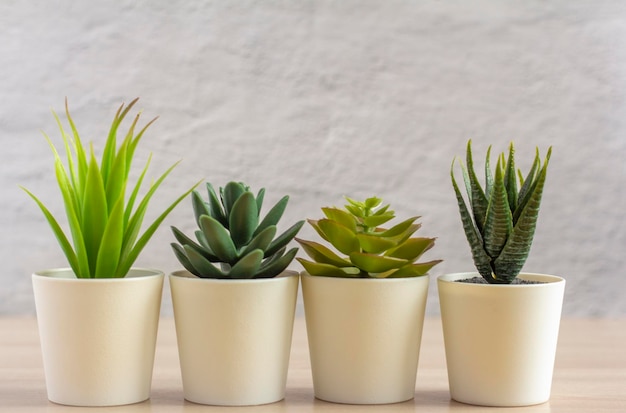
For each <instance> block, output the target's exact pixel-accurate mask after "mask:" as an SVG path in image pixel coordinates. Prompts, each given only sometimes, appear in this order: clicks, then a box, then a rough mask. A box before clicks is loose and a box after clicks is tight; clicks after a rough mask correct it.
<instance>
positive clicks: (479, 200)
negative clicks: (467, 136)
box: [467, 140, 489, 230]
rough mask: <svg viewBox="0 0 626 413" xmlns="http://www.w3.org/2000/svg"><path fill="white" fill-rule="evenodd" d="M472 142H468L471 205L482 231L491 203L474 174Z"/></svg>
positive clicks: (477, 224)
mask: <svg viewBox="0 0 626 413" xmlns="http://www.w3.org/2000/svg"><path fill="white" fill-rule="evenodd" d="M471 144H472V141H471V140H470V141H468V142H467V174H468V175H467V176H468V179H469V184H470V188H471V198H470V199H471V203H472V214H474V220H475V221H476V226H477V227H478V228H479V230H481V229H482V227H483V225H484V219H485V216H486V215H487V209H488V207H489V201H488V200H487V197H486V196H485V192H484V191H483V189H482V187H481V186H480V183H479V182H478V178H477V177H476V173H475V172H474V161H473V159H472V147H471Z"/></svg>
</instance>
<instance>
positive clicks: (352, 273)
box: [296, 257, 360, 278]
mask: <svg viewBox="0 0 626 413" xmlns="http://www.w3.org/2000/svg"><path fill="white" fill-rule="evenodd" d="M296 259H297V260H298V262H300V264H302V266H303V267H304V269H305V270H306V271H307V272H308V273H309V274H311V275H319V276H323V277H338V278H356V277H358V276H359V273H360V271H359V270H358V269H357V268H354V267H348V268H345V269H341V268H338V267H335V266H334V265H330V264H324V263H321V262H312V261H308V260H305V259H303V258H299V257H298V258H296ZM350 268H352V270H349V269H350Z"/></svg>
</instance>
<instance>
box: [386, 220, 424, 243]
mask: <svg viewBox="0 0 626 413" xmlns="http://www.w3.org/2000/svg"><path fill="white" fill-rule="evenodd" d="M418 218H419V217H418V216H416V217H411V218H408V219H405V220H404V221H402V222H400V223H399V224H396V225H394V226H393V227H391V228H389V229H387V230H385V231H382V232H379V233H378V235H380V236H381V237H385V238H392V237H397V236H400V235H405V233H406V231H407V230H408V229H409V227H411V225H413V223H414V222H415V220H416V219H418ZM418 228H419V226H418ZM415 230H417V228H416V229H415ZM411 234H412V232H411Z"/></svg>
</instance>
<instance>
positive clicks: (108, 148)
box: [22, 99, 193, 278]
mask: <svg viewBox="0 0 626 413" xmlns="http://www.w3.org/2000/svg"><path fill="white" fill-rule="evenodd" d="M136 102H137V99H135V100H133V101H132V102H131V103H130V104H129V105H128V106H126V107H124V105H123V104H122V105H121V106H120V108H119V109H118V111H117V113H116V114H115V118H114V119H113V123H112V125H111V129H110V131H109V135H108V138H107V141H106V144H105V147H104V152H103V154H102V159H101V161H100V164H98V161H97V159H96V156H95V155H94V150H93V144H92V145H90V147H89V148H86V147H85V146H84V145H83V143H82V140H81V138H80V136H79V134H78V130H77V129H76V125H75V124H74V121H73V120H72V117H71V116H70V112H69V109H68V106H67V100H66V102H65V113H66V115H67V120H68V122H69V125H70V128H71V135H69V134H67V133H65V130H64V129H63V125H62V123H61V120H60V119H59V117H58V116H57V114H56V113H54V112H53V115H54V117H55V119H56V121H57V124H58V126H59V129H60V131H61V136H62V137H63V142H64V146H65V152H66V154H67V164H68V169H66V167H65V165H64V164H63V161H62V159H61V156H60V155H59V153H58V151H57V149H56V148H55V146H54V145H53V143H52V141H51V140H50V138H48V136H45V134H44V136H45V137H46V139H47V140H48V143H49V145H50V148H51V149H52V152H53V153H54V158H55V164H54V167H55V172H56V179H57V182H58V184H59V188H60V190H61V194H62V196H63V202H64V204H65V212H66V215H67V220H68V226H69V229H70V234H71V238H72V241H73V245H72V243H70V241H69V240H68V237H67V236H66V235H65V233H64V232H63V230H62V229H61V227H60V225H59V223H58V221H57V219H56V218H55V217H54V216H53V215H52V213H51V212H50V211H49V210H48V208H47V207H46V206H45V205H44V204H43V203H42V202H41V201H40V200H39V198H37V197H36V196H35V195H33V194H32V193H31V192H30V191H29V190H27V189H26V188H23V187H22V189H24V191H26V192H27V193H28V195H30V197H31V198H32V199H33V200H35V202H36V203H37V205H39V208H40V209H41V211H42V212H43V214H44V216H45V217H46V220H47V221H48V223H49V224H50V226H51V227H52V231H53V232H54V235H55V236H56V238H57V240H58V242H59V244H60V246H61V249H62V250H63V252H64V254H65V256H66V258H67V260H68V262H69V265H70V267H71V268H72V270H73V271H74V274H75V275H76V277H78V278H121V277H124V276H126V274H127V273H128V271H129V270H130V268H131V266H132V264H133V263H134V262H135V260H136V259H137V257H138V256H139V253H140V252H141V250H142V249H143V248H144V246H145V245H146V244H147V242H148V241H149V239H150V238H151V237H152V235H153V234H154V232H155V231H156V230H157V228H158V226H159V225H160V224H161V222H163V220H164V219H165V217H166V216H167V215H168V214H169V213H170V212H171V211H172V210H173V209H174V207H175V206H176V205H178V203H179V202H180V201H182V200H183V199H184V198H185V197H186V196H187V195H189V193H190V192H191V191H192V189H193V188H191V189H189V190H188V191H187V192H185V193H184V194H182V195H181V196H180V197H178V199H177V200H176V201H174V202H173V203H172V204H171V205H170V206H169V207H168V208H167V209H166V210H165V211H164V212H163V213H162V214H161V215H160V216H159V217H158V218H157V219H156V220H154V222H153V223H152V224H151V225H150V226H149V227H148V228H147V229H146V230H145V231H144V232H143V234H142V235H141V236H139V232H140V228H141V224H142V222H143V218H144V216H145V213H146V209H147V207H148V203H149V201H150V199H151V198H152V196H153V195H154V193H155V191H156V190H157V188H158V187H159V186H160V185H161V183H162V182H163V180H164V179H165V178H166V177H167V176H168V175H169V174H170V172H171V171H172V169H174V167H175V166H176V165H177V164H178V163H176V164H174V165H172V166H171V167H170V168H169V169H167V170H166V171H165V172H164V173H163V174H162V175H161V176H160V177H159V178H158V179H157V180H156V181H155V182H154V183H152V184H151V185H150V187H149V189H148V191H147V192H146V194H145V195H143V197H141V198H139V190H140V187H141V183H142V181H143V179H144V176H145V175H146V172H147V170H148V166H149V165H150V159H151V156H150V158H148V161H147V163H146V165H145V167H144V168H143V171H142V172H141V174H140V176H139V178H138V179H137V181H136V183H135V185H134V186H131V183H130V182H129V172H130V170H131V164H132V161H133V158H134V155H135V149H136V148H137V145H138V144H139V141H140V140H141V138H142V136H143V134H144V132H145V131H146V129H147V128H148V127H149V126H150V125H151V124H152V123H153V122H154V121H155V120H156V118H155V119H153V120H151V121H150V122H148V123H147V124H146V125H145V126H144V127H143V128H142V129H141V130H140V131H139V132H137V133H135V128H136V126H137V122H138V121H139V114H138V115H136V117H135V119H134V121H133V122H132V124H131V125H130V128H129V129H128V132H126V135H125V138H124V139H123V141H122V143H121V144H120V145H119V147H118V145H117V132H118V129H119V127H120V124H121V123H122V121H123V120H124V118H125V117H126V115H127V114H128V112H129V111H130V109H131V108H132V107H133V106H134V105H135V103H136ZM126 190H131V193H130V196H129V197H128V200H126V198H125V194H126Z"/></svg>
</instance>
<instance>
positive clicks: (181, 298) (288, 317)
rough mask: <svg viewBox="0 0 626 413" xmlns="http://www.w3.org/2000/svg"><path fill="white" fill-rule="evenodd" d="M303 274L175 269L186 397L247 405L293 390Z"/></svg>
mask: <svg viewBox="0 0 626 413" xmlns="http://www.w3.org/2000/svg"><path fill="white" fill-rule="evenodd" d="M298 280H299V277H298V274H297V273H295V272H293V271H285V272H283V273H282V274H281V275H279V276H278V277H275V278H267V279H255V280H218V279H203V278H198V277H196V276H194V275H192V274H190V273H189V272H187V271H178V272H175V273H173V274H171V275H170V287H171V290H172V303H173V305H174V319H175V322H176V336H177V340H178V351H179V358H180V367H181V372H182V379H183V391H184V394H185V399H187V400H189V401H192V402H194V403H201V404H212V405H222V406H243V405H258V404H266V403H272V402H276V401H279V400H282V399H283V398H284V397H285V386H286V382H287V368H288V365H289V353H290V349H291V337H292V332H293V322H294V315H295V308H296V298H297V294H298Z"/></svg>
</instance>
